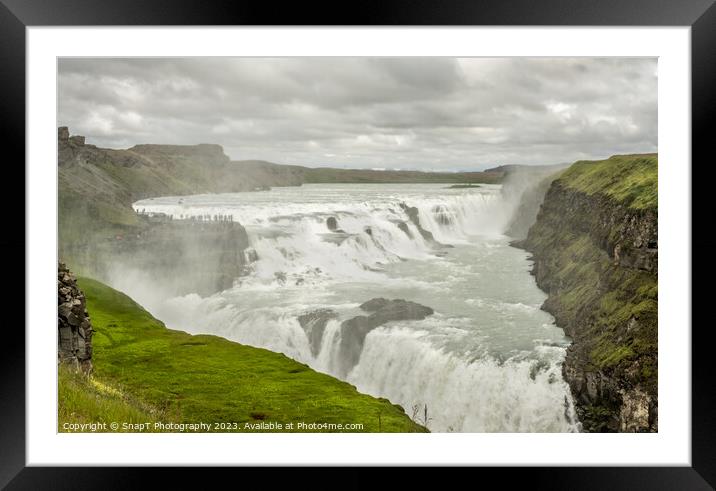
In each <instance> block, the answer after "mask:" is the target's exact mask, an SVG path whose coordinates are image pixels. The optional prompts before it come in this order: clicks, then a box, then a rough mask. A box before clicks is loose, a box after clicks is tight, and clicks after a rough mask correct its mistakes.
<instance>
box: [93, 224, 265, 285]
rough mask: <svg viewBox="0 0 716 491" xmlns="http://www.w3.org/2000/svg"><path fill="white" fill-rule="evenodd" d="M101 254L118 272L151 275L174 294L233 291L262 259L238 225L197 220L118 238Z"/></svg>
mask: <svg viewBox="0 0 716 491" xmlns="http://www.w3.org/2000/svg"><path fill="white" fill-rule="evenodd" d="M100 255H101V256H102V257H103V258H104V259H105V261H107V262H109V263H111V264H112V265H113V268H114V269H115V270H116V269H117V268H120V269H123V268H124V269H128V270H136V271H142V272H144V273H146V274H148V275H149V276H150V277H151V278H152V280H153V281H156V282H157V284H159V285H162V287H163V288H164V289H165V290H166V292H165V293H168V294H171V295H184V294H187V293H198V294H200V295H211V294H213V293H216V292H219V291H222V290H226V289H228V288H231V286H233V283H234V280H236V279H237V278H239V277H240V276H242V275H243V274H245V272H246V268H247V266H248V265H249V261H250V260H252V259H256V258H257V255H256V251H254V250H253V249H250V248H249V239H248V235H247V233H246V229H244V227H243V226H242V225H241V224H239V223H238V222H233V221H221V220H196V219H189V220H186V219H185V220H164V221H161V222H154V223H152V224H151V225H150V226H148V227H146V228H145V229H143V230H142V231H141V232H140V233H138V234H124V235H117V236H115V237H114V238H112V239H110V240H108V241H107V242H106V243H105V244H104V246H103V249H102V252H100ZM108 272H109V271H108Z"/></svg>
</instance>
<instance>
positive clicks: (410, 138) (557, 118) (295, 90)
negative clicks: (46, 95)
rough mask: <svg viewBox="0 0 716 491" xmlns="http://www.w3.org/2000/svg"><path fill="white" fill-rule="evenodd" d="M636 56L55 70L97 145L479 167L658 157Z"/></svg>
mask: <svg viewBox="0 0 716 491" xmlns="http://www.w3.org/2000/svg"><path fill="white" fill-rule="evenodd" d="M656 71H657V62H656V59H653V58H652V59H637V58H166V59H149V58H135V59H117V58H106V59H92V58H81V59H60V61H59V101H58V107H59V114H58V124H59V125H66V126H69V127H70V130H71V132H72V133H73V134H83V135H85V136H87V139H88V142H89V143H94V144H97V145H99V146H103V147H110V148H126V147H130V146H132V145H134V144H137V143H167V144H195V143H219V144H221V145H223V146H224V149H225V151H226V153H227V154H228V155H229V156H230V157H232V158H233V159H235V160H241V159H262V160H269V161H272V162H277V163H285V164H302V165H308V166H336V167H365V168H389V169H393V168H403V169H408V168H410V169H425V170H429V169H434V170H467V169H482V168H486V167H490V166H494V165H501V164H550V163H559V162H570V161H574V160H577V159H583V158H587V159H591V158H603V157H607V156H609V155H612V154H615V153H633V152H653V151H656V149H657V75H656Z"/></svg>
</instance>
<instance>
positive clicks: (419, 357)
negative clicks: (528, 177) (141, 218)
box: [114, 185, 578, 431]
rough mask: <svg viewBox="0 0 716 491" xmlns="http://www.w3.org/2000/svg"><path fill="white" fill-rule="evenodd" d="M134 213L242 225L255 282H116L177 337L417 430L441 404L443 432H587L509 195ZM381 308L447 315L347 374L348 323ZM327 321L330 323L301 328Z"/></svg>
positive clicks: (242, 204) (415, 189)
mask: <svg viewBox="0 0 716 491" xmlns="http://www.w3.org/2000/svg"><path fill="white" fill-rule="evenodd" d="M135 209H143V210H147V211H150V212H152V213H165V214H170V215H173V216H174V217H191V216H204V215H212V216H213V215H228V216H232V217H233V219H234V220H236V221H238V222H240V223H241V224H242V225H243V226H244V227H245V228H246V230H247V232H248V235H249V242H250V246H251V248H252V252H251V254H253V255H255V259H256V260H255V261H253V262H252V263H251V265H250V271H248V274H247V275H246V276H242V277H240V278H238V279H237V282H236V283H235V285H234V287H233V288H230V289H228V290H226V291H223V292H221V293H218V294H215V295H212V296H210V297H201V296H199V295H197V294H190V295H186V296H182V297H175V298H157V296H156V295H152V288H148V287H147V284H150V282H151V279H150V278H146V277H141V272H134V273H132V274H130V273H129V272H126V271H125V272H123V274H122V275H121V277H118V278H117V279H116V281H114V286H116V287H118V288H119V289H122V290H124V291H126V292H127V293H129V294H130V295H133V296H135V298H136V299H137V300H138V301H140V303H142V304H143V305H145V307H147V308H148V309H149V310H150V311H151V312H152V313H153V314H155V315H156V316H157V317H158V318H160V319H162V320H163V321H164V322H165V323H167V325H169V326H172V327H173V328H179V329H184V330H187V331H189V332H192V333H208V334H215V335H219V336H223V337H225V338H227V339H230V340H234V341H237V342H241V343H244V344H248V345H252V346H257V347H262V348H266V349H269V350H272V351H277V352H282V353H284V354H286V355H287V356H289V357H291V358H294V359H296V360H298V361H301V362H303V363H307V364H308V365H310V366H311V367H312V368H314V369H316V370H319V371H322V372H325V373H329V374H332V375H334V376H338V377H340V378H343V379H345V380H347V381H348V382H350V383H352V384H354V385H356V387H357V388H358V389H359V390H360V391H362V392H365V393H369V394H372V395H375V396H379V397H387V398H389V399H390V400H391V401H392V402H394V403H396V404H400V405H402V406H403V407H404V409H405V410H406V413H408V415H410V416H413V417H415V418H416V419H417V420H418V421H419V422H425V421H423V419H424V411H425V408H426V407H427V411H428V421H427V422H425V423H426V424H427V426H428V427H429V428H430V429H431V430H433V431H575V430H577V428H578V424H577V423H576V418H575V417H574V410H573V406H572V402H571V396H570V395H569V389H568V387H567V386H566V383H565V382H564V381H563V380H562V377H561V363H562V361H563V359H564V354H565V346H566V342H564V340H563V339H561V337H562V334H561V330H559V329H557V328H556V327H555V326H554V324H553V323H552V322H551V318H549V316H548V314H546V313H544V312H542V311H541V310H539V305H540V303H541V299H542V298H543V294H542V293H541V292H540V291H539V290H538V289H537V288H536V286H534V284H533V283H534V281H533V279H532V278H531V277H530V276H529V274H528V272H527V261H526V258H525V255H524V253H523V252H520V251H518V250H516V249H512V248H509V247H508V245H507V241H508V239H507V238H506V237H505V236H503V235H502V234H503V232H504V230H505V228H506V227H507V224H508V223H509V220H510V218H511V213H512V211H513V210H514V205H513V204H508V203H506V201H505V198H504V196H503V195H502V193H501V192H500V187H499V186H489V185H486V186H483V187H481V188H473V189H461V190H453V189H445V188H440V187H437V186H435V185H430V186H426V185H422V186H420V185H415V186H410V185H402V186H383V185H366V186H362V187H361V186H358V185H351V186H345V185H343V186H341V185H332V186H331V185H313V186H304V187H303V188H295V189H289V188H283V189H278V190H275V191H271V192H260V193H241V194H226V195H197V196H189V197H184V198H182V199H181V200H180V199H179V198H172V197H167V198H156V199H153V200H144V201H141V202H138V203H135ZM137 275H139V276H137ZM490 275H498V276H496V277H497V278H499V281H487V280H486V279H485V278H487V277H489V276H490ZM502 281H504V284H501V283H500V282H502ZM511 282H514V285H513V284H512V283H511ZM523 284H524V285H527V286H522V285H523ZM138 285H142V286H141V287H139V286H138ZM471 288H473V289H475V293H474V294H471V293H469V291H470V289H471ZM523 290H524V291H523ZM378 296H384V297H391V298H408V299H409V300H415V301H416V302H421V303H423V304H425V305H428V306H430V307H432V308H433V309H435V311H436V313H435V315H432V316H430V317H428V318H427V319H425V320H422V321H402V322H393V323H389V324H386V325H384V326H381V327H379V328H377V329H375V330H373V331H371V332H369V333H368V335H367V336H366V338H365V340H364V344H363V346H362V351H361V353H360V357H359V358H358V361H357V363H356V364H355V366H353V367H351V368H350V370H348V371H347V372H346V371H345V370H341V369H340V366H341V363H340V362H341V359H340V357H341V350H340V344H341V323H342V322H344V321H345V320H347V319H350V318H352V317H355V316H357V315H366V314H365V312H362V311H361V310H360V309H359V308H358V305H360V304H361V303H362V302H364V301H366V300H369V299H370V298H372V297H378ZM319 309H323V310H326V311H330V313H331V316H330V318H327V319H326V320H325V321H324V322H322V323H320V325H319V323H318V321H316V322H313V323H311V324H310V326H311V327H307V326H305V325H304V326H302V325H301V323H300V322H299V317H300V316H301V315H306V314H307V313H311V312H315V311H317V310H319ZM316 326H317V327H316ZM311 329H318V330H317V331H315V332H313V334H311V332H312V331H311ZM509 329H512V330H513V331H509V332H508V331H507V330H509ZM316 333H318V334H316ZM311 336H313V341H311ZM316 336H318V337H317V338H316ZM542 338H546V339H547V341H546V342H544V340H543V339H542ZM312 342H313V343H316V342H317V343H318V344H317V347H318V349H316V345H314V346H313V347H312ZM416 408H418V409H419V411H418V410H417V409H416ZM413 413H415V414H413ZM418 413H419V414H418Z"/></svg>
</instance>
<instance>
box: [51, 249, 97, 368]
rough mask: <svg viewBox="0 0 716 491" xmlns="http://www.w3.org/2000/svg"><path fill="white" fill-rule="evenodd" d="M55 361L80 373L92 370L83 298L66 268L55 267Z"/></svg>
mask: <svg viewBox="0 0 716 491" xmlns="http://www.w3.org/2000/svg"><path fill="white" fill-rule="evenodd" d="M57 305H58V307H57V360H58V362H59V363H69V364H72V365H74V366H75V367H77V368H79V369H80V370H82V371H83V372H84V373H90V372H91V371H92V332H93V331H92V323H91V322H90V318H89V315H88V313H87V309H86V305H85V296H84V294H83V293H82V292H81V291H80V289H79V288H78V287H77V280H76V279H75V277H74V275H73V274H72V273H70V271H69V269H67V267H66V266H65V265H64V264H62V263H59V265H58V267H57Z"/></svg>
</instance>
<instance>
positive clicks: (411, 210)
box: [398, 203, 451, 248]
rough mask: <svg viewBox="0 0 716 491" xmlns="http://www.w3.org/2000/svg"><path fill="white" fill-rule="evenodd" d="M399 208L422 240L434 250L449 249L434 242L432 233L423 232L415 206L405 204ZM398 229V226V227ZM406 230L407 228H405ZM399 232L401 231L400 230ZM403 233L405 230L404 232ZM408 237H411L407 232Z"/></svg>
mask: <svg viewBox="0 0 716 491" xmlns="http://www.w3.org/2000/svg"><path fill="white" fill-rule="evenodd" d="M400 208H401V209H402V210H403V211H404V212H405V214H406V215H407V216H408V219H410V221H411V222H413V225H415V227H416V228H417V229H418V232H419V233H420V235H421V236H422V237H423V239H424V240H425V241H426V242H427V243H428V244H430V246H431V247H435V248H442V247H451V246H449V245H447V244H442V243H440V242H438V241H437V240H435V237H434V236H433V234H432V232H430V231H429V230H425V229H424V228H423V227H422V225H420V210H418V209H417V208H416V207H415V206H408V205H406V204H405V203H400ZM398 226H399V227H400V224H399V225H398ZM406 229H407V227H406ZM401 230H403V229H402V228H401ZM404 231H405V230H404ZM406 233H408V235H411V234H410V233H409V231H407V232H406Z"/></svg>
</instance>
